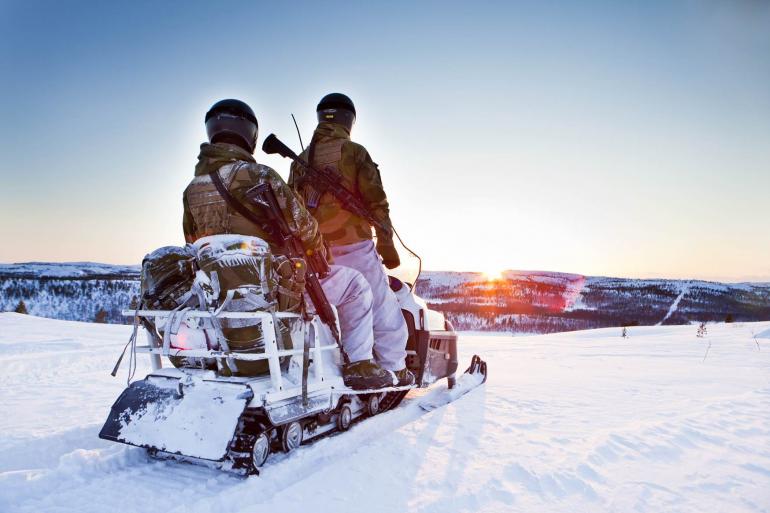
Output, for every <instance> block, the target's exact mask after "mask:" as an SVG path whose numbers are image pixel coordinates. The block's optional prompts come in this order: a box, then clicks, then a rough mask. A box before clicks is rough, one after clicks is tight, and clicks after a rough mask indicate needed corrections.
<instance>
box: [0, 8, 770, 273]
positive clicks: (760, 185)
mask: <svg viewBox="0 0 770 513" xmlns="http://www.w3.org/2000/svg"><path fill="white" fill-rule="evenodd" d="M0 39H1V42H2V44H0V66H1V68H2V70H3V71H2V74H3V79H2V80H1V81H0V114H1V115H2V121H1V122H0V155H2V161H1V162H0V174H1V179H2V186H0V187H1V188H0V238H2V243H0V261H3V262H12V261H29V260H92V261H104V262H114V263H138V262H139V261H140V259H141V257H142V256H143V255H144V254H145V253H147V252H149V251H150V250H152V249H154V248H155V247H158V246H162V245H167V244H181V243H182V234H181V193H182V190H183V189H184V187H185V185H186V184H187V182H188V181H189V179H190V177H191V176H192V170H193V166H194V163H195V160H196V156H197V151H198V145H199V144H200V142H202V141H203V140H204V138H205V131H204V127H203V114H204V113H205V111H206V110H207V108H208V107H209V106H210V104H211V103H213V102H214V101H216V100H218V99H221V98H223V97H238V98H241V99H243V100H245V101H247V102H249V103H250V104H251V105H252V106H253V107H254V110H255V111H256V112H257V116H258V118H259V120H260V144H261V140H262V138H263V137H264V136H266V135H267V134H268V133H270V132H275V133H277V134H278V135H279V136H280V137H281V138H283V139H284V140H285V141H287V142H289V143H291V145H293V146H294V147H297V146H298V143H297V141H296V135H295V133H294V128H293V125H292V123H291V118H290V116H289V114H290V113H291V112H294V113H295V114H296V115H297V118H298V120H299V122H300V126H301V127H302V130H303V136H304V137H305V140H306V141H307V139H309V136H310V133H311V131H312V128H313V125H314V120H315V113H314V109H315V105H316V103H317V102H318V100H319V98H320V97H321V96H322V95H324V94H326V93H328V92H332V91H340V92H345V93H347V94H349V95H350V96H351V97H352V98H353V100H354V101H355V102H356V105H357V108H358V111H359V117H358V121H357V124H356V126H355V128H354V131H353V138H354V140H357V141H359V142H361V143H363V144H364V145H366V146H367V148H368V149H369V151H370V153H371V154H372V156H373V158H374V160H375V161H376V162H378V163H379V164H380V168H381V170H382V176H383V181H384V183H385V186H386V189H387V191H388V193H389V196H390V198H391V205H392V211H393V219H394V221H395V223H396V224H397V226H398V227H399V228H400V231H401V233H402V235H403V236H404V237H405V239H407V242H408V243H409V244H410V245H412V246H413V247H414V248H415V249H418V250H419V252H420V253H421V254H422V255H423V257H424V259H425V265H426V267H427V268H429V269H452V270H495V269H502V268H513V269H547V270H560V271H571V272H579V273H584V274H604V275H616V276H618V275H620V276H671V277H705V278H721V279H764V280H770V236H769V235H768V224H769V222H770V3H768V2H765V1H758V0H757V1H748V0H744V1H741V0H736V1H728V0H699V1H696V0H693V1H682V2H676V1H671V2H653V1H644V2H642V1H639V2H632V1H629V2H617V1H606V2H601V1H586V2H577V1H576V2H534V1H533V2H490V3H487V2H464V3H453V2H403V3H401V2H387V3H384V2H383V3H381V4H379V5H373V4H370V3H359V2H341V3H337V2H308V3H304V2H299V1H295V2H288V3H281V2H266V3H261V2H241V3H236V2H181V1H180V2H120V3H117V2H110V3H108V2H78V1H68V2H55V1H52V2H37V1H23V2H22V1H18V2H17V1H8V0H4V1H2V2H1V3H0ZM256 158H257V160H258V161H260V162H264V163H266V164H268V165H271V166H273V167H274V168H275V169H276V170H277V171H278V172H279V173H280V174H282V175H283V176H284V177H286V176H287V174H288V162H286V161H281V160H276V159H274V158H272V157H270V158H268V157H266V156H264V155H263V154H261V152H260V151H257V153H256Z"/></svg>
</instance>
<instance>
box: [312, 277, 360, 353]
mask: <svg viewBox="0 0 770 513" xmlns="http://www.w3.org/2000/svg"><path fill="white" fill-rule="evenodd" d="M329 267H330V270H329V274H327V275H326V277H325V278H324V279H322V280H320V281H321V288H322V289H323V291H324V293H325V294H326V298H327V299H328V300H329V303H331V304H333V305H334V306H335V307H337V314H338V315H339V318H340V332H341V333H340V337H341V339H342V341H341V342H342V348H343V349H344V350H345V353H347V355H348V358H349V359H350V361H351V362H357V361H360V360H371V359H372V345H373V343H374V339H373V331H372V323H373V319H372V290H371V288H370V287H369V284H368V283H367V282H366V279H365V278H364V277H363V276H361V273H359V272H358V271H356V270H355V269H350V268H349V267H343V266H341V265H331V266H329ZM306 301H307V302H308V303H309V304H312V303H310V298H308V297H306Z"/></svg>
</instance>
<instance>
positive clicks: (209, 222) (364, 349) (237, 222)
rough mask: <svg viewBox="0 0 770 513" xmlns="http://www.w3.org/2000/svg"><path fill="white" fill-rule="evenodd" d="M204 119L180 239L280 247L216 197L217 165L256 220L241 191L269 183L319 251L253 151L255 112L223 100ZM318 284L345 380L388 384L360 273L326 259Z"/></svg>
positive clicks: (297, 204)
mask: <svg viewBox="0 0 770 513" xmlns="http://www.w3.org/2000/svg"><path fill="white" fill-rule="evenodd" d="M205 122H206V132H207V134H208V137H209V141H210V142H209V143H203V144H201V149H200V154H199V155H198V164H197V165H196V166H195V177H194V178H193V180H192V181H191V182H190V184H189V185H188V186H187V188H186V189H185V191H184V198H183V203H184V219H183V228H184V235H185V240H186V241H187V242H188V243H192V242H194V241H196V240H197V239H199V238H201V237H205V236H208V235H217V234H223V233H237V234H241V235H249V236H254V237H259V238H261V239H264V240H265V241H266V242H268V244H270V247H271V250H272V251H273V252H274V253H276V254H280V252H281V249H280V248H279V247H276V246H275V241H273V240H271V239H272V237H271V235H270V234H269V233H267V232H266V231H265V230H263V229H262V228H261V226H257V225H255V224H253V223H252V222H251V221H249V220H248V219H247V218H246V217H244V216H242V215H241V214H240V213H238V212H237V211H235V210H234V209H233V208H231V207H230V205H229V204H228V203H227V201H226V200H225V199H224V198H223V197H222V196H221V195H220V193H219V192H218V191H217V188H216V186H215V185H214V183H213V181H212V178H211V176H209V173H211V172H213V171H216V172H217V173H218V174H219V177H220V178H221V180H222V182H223V184H224V186H225V187H227V190H228V191H229V192H230V194H231V195H232V196H233V198H235V199H236V200H237V201H239V202H241V203H243V204H244V205H246V208H248V209H249V210H251V211H253V213H254V214H255V216H256V217H257V218H261V217H263V213H262V211H261V209H259V208H257V207H256V206H254V205H252V204H250V202H249V201H248V200H247V199H246V198H245V193H246V191H247V190H249V189H250V188H252V187H254V186H256V185H259V184H262V183H268V184H270V186H271V187H272V189H273V191H274V192H275V195H276V197H277V198H278V202H279V204H280V205H281V207H282V208H283V214H284V217H285V218H286V221H287V222H288V223H289V226H290V227H291V229H292V231H293V232H294V233H295V235H297V236H298V237H299V238H300V239H301V241H302V244H303V246H304V248H305V249H306V250H311V251H314V252H321V254H324V255H325V254H326V252H325V248H324V246H323V239H322V237H321V233H320V232H319V231H318V224H317V223H316V220H315V219H314V218H313V216H311V215H310V214H309V213H308V211H307V210H305V207H304V205H303V203H302V200H300V199H299V198H298V197H297V196H295V195H294V193H293V192H292V190H291V189H290V188H289V187H288V186H287V185H286V183H285V182H284V181H283V179H281V177H280V176H279V175H278V173H276V172H275V171H274V170H273V169H271V168H269V167H267V166H264V165H261V164H257V162H256V161H255V160H254V157H253V156H252V153H253V152H254V148H255V147H256V144H257V130H258V126H257V119H256V116H255V115H254V111H252V110H251V108H250V107H249V106H248V105H246V104H245V103H244V102H242V101H239V100H222V101H220V102H217V103H216V104H214V105H213V106H212V107H211V109H210V110H209V111H208V112H207V113H206V118H205ZM321 286H322V288H323V290H324V292H325V293H326V296H327V298H328V300H329V302H330V303H331V304H333V305H335V306H336V307H337V312H338V314H339V319H340V328H341V338H342V340H341V343H342V347H343V350H344V351H345V353H346V354H347V356H348V359H349V361H350V363H348V364H346V365H345V366H344V367H343V370H342V374H343V378H344V380H345V384H346V385H347V386H350V387H351V388H357V389H368V388H382V387H386V386H391V385H393V377H392V374H391V373H389V372H387V371H386V370H384V369H383V368H381V367H380V366H379V365H378V364H377V363H375V362H374V361H373V359H372V357H373V354H372V346H373V343H374V340H373V328H372V323H373V321H372V292H371V289H370V287H369V284H368V283H367V282H366V280H365V279H364V277H363V276H361V274H360V273H358V272H357V271H355V270H353V269H350V268H348V267H342V266H336V265H332V266H330V272H329V274H328V275H327V276H326V277H325V278H324V279H322V280H321Z"/></svg>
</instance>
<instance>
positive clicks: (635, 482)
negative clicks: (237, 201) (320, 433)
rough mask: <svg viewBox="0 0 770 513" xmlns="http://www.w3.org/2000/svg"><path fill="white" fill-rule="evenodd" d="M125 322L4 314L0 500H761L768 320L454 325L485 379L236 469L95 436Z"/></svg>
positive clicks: (28, 505) (283, 507)
mask: <svg viewBox="0 0 770 513" xmlns="http://www.w3.org/2000/svg"><path fill="white" fill-rule="evenodd" d="M129 331H130V328H128V327H125V326H109V325H96V324H81V323H75V322H65V321H53V320H48V319H40V318H34V317H26V316H21V315H16V314H0V365H2V369H3V372H2V373H0V511H2V512H3V513H6V512H8V513H11V512H13V513H16V512H41V511H45V512H50V511H61V512H66V511H73V512H74V511H78V512H90V511H94V512H96V511H99V512H102V511H125V512H139V511H173V512H193V513H195V512H207V511H227V512H228V513H231V512H233V513H237V512H255V511H257V512H260V511H280V512H281V513H291V512H300V511H302V512H306V511H307V509H308V508H309V507H312V508H313V509H314V510H318V511H338V512H343V513H347V512H354V511H355V512H356V513H360V511H361V510H362V509H365V510H366V511H367V512H370V511H371V512H386V511H388V512H389V511H410V512H436V513H439V512H441V513H445V512H449V513H453V512H460V511H526V512H542V511H554V512H556V511H559V512H562V511H564V510H566V509H569V510H574V511H580V512H581V513H582V512H593V511H596V512H606V511H617V512H629V511H648V512H654V513H658V512H667V511H671V512H685V513H686V512H698V513H701V512H703V511H729V512H762V511H765V512H767V511H770V491H769V490H770V339H768V338H767V337H764V335H765V333H770V323H768V322H765V323H753V324H744V325H740V324H734V325H713V326H709V330H708V335H707V338H706V339H699V338H697V337H696V336H695V332H696V327H694V326H661V327H649V328H643V327H639V328H631V329H629V335H630V338H628V339H623V338H621V336H620V334H621V330H620V329H619V328H616V329H604V330H593V331H585V332H574V333H564V334H556V335H542V336H530V337H519V338H512V337H509V336H481V335H480V336H468V335H464V336H461V338H460V347H461V362H463V364H465V362H467V361H468V360H469V358H470V356H471V355H472V354H473V353H478V354H480V355H482V357H483V358H484V359H485V360H487V362H488V363H489V367H490V372H489V380H488V381H487V383H486V385H484V386H483V387H480V388H477V389H475V390H472V391H471V392H469V393H468V394H467V395H465V396H462V397H460V398H459V399H457V400H456V401H455V402H452V403H451V404H448V405H446V406H443V407H440V408H437V409H435V410H433V411H431V412H427V413H425V412H423V410H422V409H421V408H419V402H420V401H421V400H423V399H425V397H424V395H421V394H419V393H416V392H413V393H412V394H411V395H410V396H409V397H408V398H407V400H406V401H405V403H404V404H403V406H402V407H400V408H398V409H397V410H394V411H391V412H387V413H385V414H382V415H380V416H377V417H374V418H372V419H368V420H366V421H364V422H361V423H360V424H357V425H356V426H354V427H353V428H352V429H351V430H350V431H349V432H347V433H343V434H341V435H339V436H334V437H331V438H327V439H324V440H321V441H319V442H317V443H315V444H312V445H309V446H305V447H302V448H300V449H299V450H297V451H296V452H295V453H293V454H292V455H291V456H288V457H287V456H285V455H280V454H279V455H273V456H271V460H270V465H269V466H268V468H266V469H265V470H264V471H263V473H262V475H261V476H259V477H252V478H249V479H245V480H244V479H240V478H235V477H231V476H229V475H226V474H222V473H220V472H218V471H214V470H210V469H206V468H202V467H197V466H192V465H186V464H180V463H176V462H164V461H155V460H152V459H149V458H148V457H147V456H146V455H145V454H144V451H142V450H141V449H137V448H132V447H125V446H123V445H121V444H113V443H109V442H106V441H103V440H100V439H98V438H97V436H96V435H97V432H98V430H99V428H100V427H101V424H102V422H103V421H104V418H105V417H106V415H107V411H108V410H109V407H110V405H111V404H112V402H113V401H114V399H115V398H116V397H117V395H118V394H119V393H120V391H121V390H122V388H123V386H124V384H125V381H124V378H125V374H124V372H125V369H124V370H123V371H122V373H121V374H120V375H119V378H121V379H115V378H111V377H110V376H109V370H110V369H111V367H112V364H113V363H114V359H115V358H116V356H117V354H118V352H119V350H120V348H122V344H123V343H125V340H126V338H127V336H128V333H129ZM752 331H753V332H754V333H757V334H758V335H757V339H756V340H757V343H758V344H759V345H760V348H759V349H761V350H758V347H757V343H755V340H754V338H753V337H752ZM709 341H710V342H711V343H712V347H711V350H710V353H709V357H708V359H707V360H706V361H705V362H703V361H702V359H703V354H704V351H705V348H706V345H707V344H708V342H709ZM139 363H140V368H139V369H138V371H137V377H141V376H143V375H144V373H146V371H147V362H145V361H143V360H142V359H140V360H139ZM438 386H439V387H443V386H444V385H443V383H442V384H440V385H438ZM418 392H421V393H422V394H428V395H429V394H440V393H442V392H441V390H434V389H431V390H428V391H418ZM428 399H430V396H428Z"/></svg>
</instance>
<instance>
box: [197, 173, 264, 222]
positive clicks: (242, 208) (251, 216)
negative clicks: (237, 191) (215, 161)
mask: <svg viewBox="0 0 770 513" xmlns="http://www.w3.org/2000/svg"><path fill="white" fill-rule="evenodd" d="M237 171H238V170H237V169H235V171H234V172H233V174H234V173H236V172H237ZM209 176H210V177H211V181H212V182H213V183H214V187H216V188H217V192H219V195H220V196H222V199H224V200H225V203H227V204H228V205H230V207H232V209H233V210H235V211H236V212H238V213H239V214H241V215H242V216H243V217H245V218H246V219H247V220H248V221H249V222H250V223H251V224H253V225H254V226H256V227H257V228H259V229H260V230H262V231H263V232H265V233H268V234H270V235H274V234H273V230H272V229H271V228H270V226H269V225H267V224H265V223H263V221H262V220H261V219H260V218H259V217H257V215H256V214H255V213H254V212H252V211H251V210H249V209H248V208H246V205H244V204H243V203H241V202H240V201H238V200H237V199H235V197H234V196H233V195H232V194H230V191H229V190H227V187H225V184H224V182H222V177H221V176H219V171H218V170H216V169H215V170H214V171H212V172H211V173H209Z"/></svg>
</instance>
